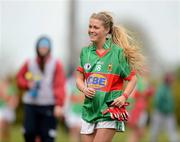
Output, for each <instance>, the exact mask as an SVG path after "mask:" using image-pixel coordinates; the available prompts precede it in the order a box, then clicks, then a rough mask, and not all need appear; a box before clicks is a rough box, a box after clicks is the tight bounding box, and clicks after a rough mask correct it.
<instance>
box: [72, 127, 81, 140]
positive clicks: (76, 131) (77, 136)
mask: <svg viewBox="0 0 180 142" xmlns="http://www.w3.org/2000/svg"><path fill="white" fill-rule="evenodd" d="M79 131H80V128H79V127H73V128H70V129H69V136H70V142H79V141H80V133H79Z"/></svg>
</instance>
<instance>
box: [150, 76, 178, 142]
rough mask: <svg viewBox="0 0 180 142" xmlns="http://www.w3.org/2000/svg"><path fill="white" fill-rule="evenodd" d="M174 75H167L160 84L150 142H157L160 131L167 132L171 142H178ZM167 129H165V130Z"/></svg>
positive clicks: (153, 114)
mask: <svg viewBox="0 0 180 142" xmlns="http://www.w3.org/2000/svg"><path fill="white" fill-rule="evenodd" d="M172 82H173V75H172V73H165V75H164V77H163V80H162V83H160V84H159V86H158V87H157V90H156V92H155V96H154V100H153V101H154V102H153V103H154V111H153V113H152V118H151V119H152V120H151V127H150V128H151V130H150V142H157V138H158V134H159V130H160V129H161V128H163V130H165V131H166V132H167V135H168V138H169V141H170V142H178V141H179V140H178V136H177V132H176V122H175V117H174V101H173V96H172V89H171V85H172ZM164 127H165V128H164Z"/></svg>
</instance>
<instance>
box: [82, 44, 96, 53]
mask: <svg viewBox="0 0 180 142" xmlns="http://www.w3.org/2000/svg"><path fill="white" fill-rule="evenodd" d="M93 48H94V47H93V45H92V44H89V45H86V46H83V47H82V49H81V53H84V54H85V53H87V52H88V51H91V50H93Z"/></svg>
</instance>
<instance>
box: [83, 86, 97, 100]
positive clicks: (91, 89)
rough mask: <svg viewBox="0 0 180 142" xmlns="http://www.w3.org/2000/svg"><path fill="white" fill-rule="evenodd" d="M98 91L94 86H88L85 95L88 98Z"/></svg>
mask: <svg viewBox="0 0 180 142" xmlns="http://www.w3.org/2000/svg"><path fill="white" fill-rule="evenodd" d="M95 93H96V91H95V89H93V88H86V89H85V90H84V95H85V96H86V97H88V98H93V96H94V95H95Z"/></svg>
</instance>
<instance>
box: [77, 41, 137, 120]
mask: <svg viewBox="0 0 180 142" xmlns="http://www.w3.org/2000/svg"><path fill="white" fill-rule="evenodd" d="M103 48H104V49H106V50H105V52H104V53H103V54H100V53H98V51H97V50H96V46H95V45H94V44H92V45H89V46H88V47H84V48H83V49H82V50H81V53H80V65H79V66H78V67H77V71H80V72H82V73H83V74H84V76H85V82H86V84H87V86H88V87H91V88H94V89H95V90H96V93H95V96H94V97H93V98H92V99H90V98H87V97H86V98H85V100H84V104H83V108H82V118H83V119H84V120H85V121H87V122H99V121H106V120H111V118H110V116H109V114H106V115H102V111H103V110H104V109H106V108H107V107H108V106H107V104H106V102H109V101H113V100H114V99H115V98H117V97H119V96H120V95H121V94H122V91H123V81H124V80H130V78H131V76H132V75H133V74H134V72H133V71H131V70H130V67H129V64H128V62H127V60H126V58H125V56H124V54H123V49H122V48H120V47H118V46H117V45H115V44H114V43H112V42H111V40H110V39H107V40H106V41H105V43H104V45H103Z"/></svg>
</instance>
